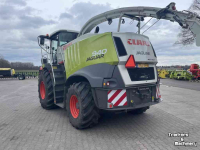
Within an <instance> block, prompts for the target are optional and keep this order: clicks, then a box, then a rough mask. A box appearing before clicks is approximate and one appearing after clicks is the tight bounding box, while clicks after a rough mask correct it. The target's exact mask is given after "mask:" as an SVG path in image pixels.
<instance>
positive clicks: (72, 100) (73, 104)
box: [70, 95, 79, 118]
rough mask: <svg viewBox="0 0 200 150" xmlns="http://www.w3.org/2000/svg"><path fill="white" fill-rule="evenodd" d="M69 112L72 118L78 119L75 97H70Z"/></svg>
mask: <svg viewBox="0 0 200 150" xmlns="http://www.w3.org/2000/svg"><path fill="white" fill-rule="evenodd" d="M70 112H71V115H72V116H73V117H74V118H78V116H79V104H78V99H77V97H76V96H75V95H72V96H71V98H70Z"/></svg>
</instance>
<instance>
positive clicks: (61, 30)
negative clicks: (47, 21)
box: [50, 29, 79, 37]
mask: <svg viewBox="0 0 200 150" xmlns="http://www.w3.org/2000/svg"><path fill="white" fill-rule="evenodd" d="M59 32H75V33H79V31H75V30H65V29H60V30H57V31H55V32H53V33H52V34H50V37H52V36H53V35H54V34H56V33H59Z"/></svg>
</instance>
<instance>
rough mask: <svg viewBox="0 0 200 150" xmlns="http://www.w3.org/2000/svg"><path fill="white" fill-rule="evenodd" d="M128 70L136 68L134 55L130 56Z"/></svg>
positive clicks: (127, 63) (126, 65) (127, 64)
mask: <svg viewBox="0 0 200 150" xmlns="http://www.w3.org/2000/svg"><path fill="white" fill-rule="evenodd" d="M125 67H126V68H135V67H136V64H135V59H134V56H133V55H130V56H129V58H128V60H127V62H126V64H125Z"/></svg>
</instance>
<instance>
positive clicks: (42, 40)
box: [40, 37, 45, 45]
mask: <svg viewBox="0 0 200 150" xmlns="http://www.w3.org/2000/svg"><path fill="white" fill-rule="evenodd" d="M44 40H45V39H44V38H43V37H40V45H44Z"/></svg>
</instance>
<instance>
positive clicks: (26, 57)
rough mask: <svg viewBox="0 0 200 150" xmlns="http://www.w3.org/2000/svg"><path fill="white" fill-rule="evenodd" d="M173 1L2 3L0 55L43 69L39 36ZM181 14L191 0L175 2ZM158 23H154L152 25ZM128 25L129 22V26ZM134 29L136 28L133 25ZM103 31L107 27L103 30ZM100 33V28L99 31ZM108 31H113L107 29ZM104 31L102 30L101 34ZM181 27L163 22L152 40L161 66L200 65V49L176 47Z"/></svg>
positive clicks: (15, 0)
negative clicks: (132, 8) (117, 12)
mask: <svg viewBox="0 0 200 150" xmlns="http://www.w3.org/2000/svg"><path fill="white" fill-rule="evenodd" d="M170 2H171V1H170V0H162V1H161V0H140V1H138V0H122V1H116V0H109V1H108V0H93V1H92V0H89V1H88V0H0V54H1V55H3V56H4V57H5V58H6V59H8V60H9V61H11V62H15V61H21V62H33V63H34V64H35V65H40V59H41V56H40V48H39V46H38V44H37V36H38V35H41V34H47V33H49V34H51V33H52V32H54V31H55V30H59V29H73V30H78V31H79V30H80V29H81V27H82V26H83V25H84V23H85V22H86V21H88V19H90V18H91V17H93V16H95V15H97V14H99V13H102V12H105V11H108V10H111V9H115V8H121V7H130V6H151V7H165V6H166V5H168V4H169V3H170ZM174 2H175V3H176V7H177V9H178V10H186V9H188V8H189V6H190V5H191V3H192V0H174ZM154 21H155V20H152V22H150V24H149V25H151V24H152V23H153V22H154ZM126 25H129V26H130V24H129V22H128V23H127V24H126ZM132 27H133V28H134V24H133V25H132ZM102 28H103V31H104V30H106V27H105V26H104V25H103V26H102ZM100 29H101V28H100ZM107 29H111V27H109V26H108V28H107ZM101 31H102V30H101ZM179 32H180V27H179V26H178V25H177V24H176V23H171V22H169V21H160V22H158V23H157V24H156V25H155V26H154V27H152V28H151V30H149V31H148V32H146V35H147V36H149V38H150V40H151V42H152V43H153V45H154V48H155V51H156V53H157V56H158V61H159V64H158V65H185V64H188V65H190V64H191V63H198V64H200V48H197V47H196V46H187V47H184V46H177V45H176V46H174V45H173V44H174V42H175V41H176V39H177V34H178V33H179Z"/></svg>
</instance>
